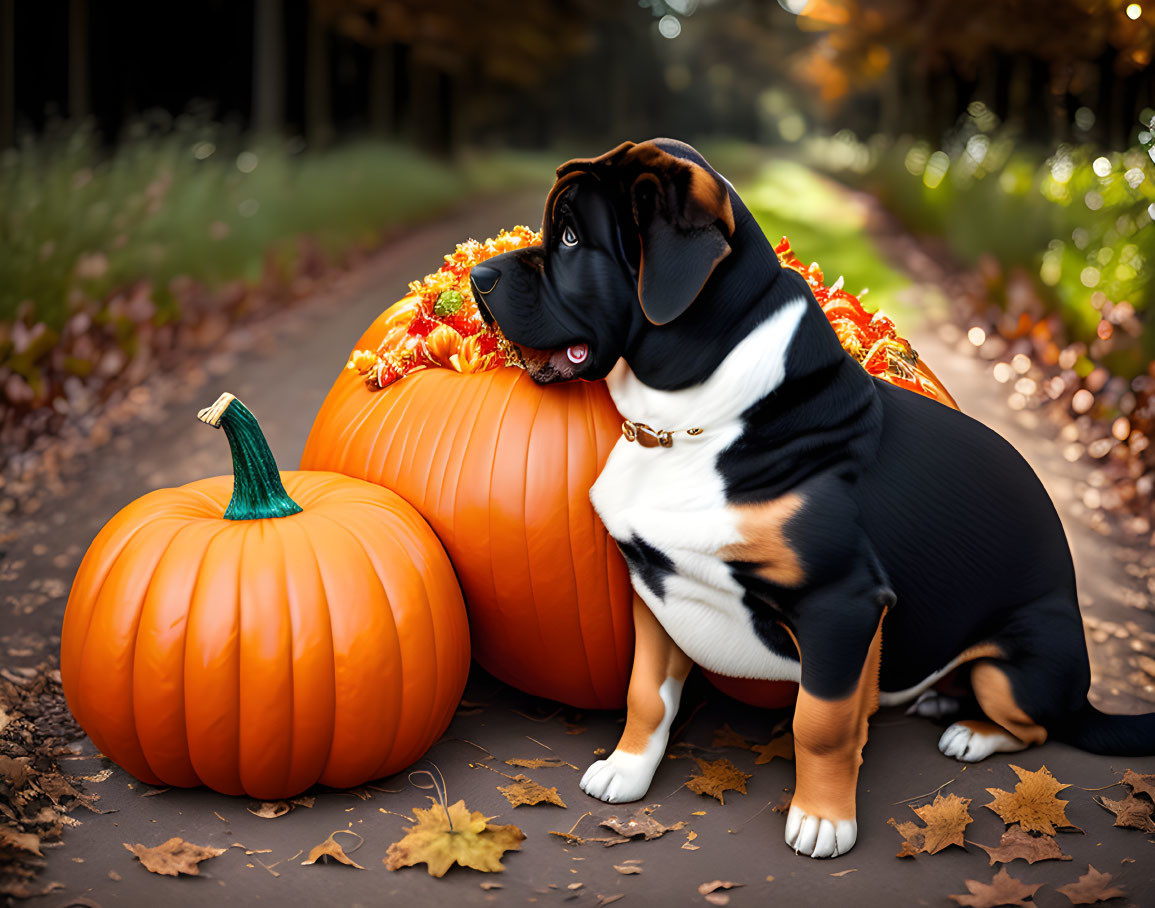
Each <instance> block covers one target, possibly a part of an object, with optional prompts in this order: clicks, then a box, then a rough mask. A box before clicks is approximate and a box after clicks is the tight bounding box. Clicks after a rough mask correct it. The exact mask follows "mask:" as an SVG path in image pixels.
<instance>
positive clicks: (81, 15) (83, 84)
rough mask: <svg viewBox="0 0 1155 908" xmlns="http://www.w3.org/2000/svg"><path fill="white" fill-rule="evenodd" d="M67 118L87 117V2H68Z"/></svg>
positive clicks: (81, 0)
mask: <svg viewBox="0 0 1155 908" xmlns="http://www.w3.org/2000/svg"><path fill="white" fill-rule="evenodd" d="M68 116H69V117H70V118H71V119H72V120H73V121H74V122H78V121H80V120H83V119H84V118H85V117H87V116H88V0H69V2H68Z"/></svg>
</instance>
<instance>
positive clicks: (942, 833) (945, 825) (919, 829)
mask: <svg viewBox="0 0 1155 908" xmlns="http://www.w3.org/2000/svg"><path fill="white" fill-rule="evenodd" d="M970 803H971V802H970V798H960V797H959V796H958V795H953V794H952V795H948V796H947V797H945V798H944V797H943V796H942V795H940V794H939V795H935V797H934V803H933V804H924V805H923V806H922V807H912V808H911V810H913V811H914V812H915V813H916V814H918V816H919V818H920V819H921V820H922V821H923V822H924V823H926V825H925V826H918V825H916V824H915V823H912V822H906V823H899V822H897V821H896V820H895V819H894V817H891V818H890V819H889V820H888V821H887V822H888V823H889V824H890V825H891V826H893V827H894V828H895V830H896V831H897V832H898V834H899V835H900V836H902V839H903V842H902V848H900V849H899V852H898V854H897V855H896V856H897V857H900V858H906V857H913V856H914V855H916V854H922V853H924V852H925V853H926V854H938V853H939V852H940V851H942V850H943V849H944V848H947V847H949V846H951V845H958V846H959V847H960V848H966V845H965V844H964V842H963V831H964V830H965V829H966V827H967V825H968V824H969V823H972V822H974V821H973V819H972V818H971V815H970V814H969V813H968V812H967V807H969V806H970Z"/></svg>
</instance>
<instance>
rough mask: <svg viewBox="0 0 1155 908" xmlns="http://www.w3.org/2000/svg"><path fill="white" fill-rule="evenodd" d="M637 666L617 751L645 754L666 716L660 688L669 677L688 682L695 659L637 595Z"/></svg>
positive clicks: (632, 672) (635, 656)
mask: <svg viewBox="0 0 1155 908" xmlns="http://www.w3.org/2000/svg"><path fill="white" fill-rule="evenodd" d="M634 634H635V638H634V667H633V670H632V671H631V672H630V686H629V691H628V693H627V694H626V727H625V730H624V731H623V732H622V737H621V740H620V741H619V742H618V747H617V749H618V750H621V751H625V752H626V753H632V754H642V753H645V752H646V748H647V747H648V746H649V743H650V738H651V736H652V735H653V734H654V732H655V731H657V729H658V726H659V725H661V724H662V720H663V719H664V718H665V717H666V704H665V703H664V702H662V697H661V694H660V693H659V690H660V688H661V686H662V684H663V683H664V682H665V681H666V679H667V678H673V679H674V680H676V681H685V680H686V676H687V675H688V674H689V673H690V668H691V667H692V666H693V664H694V663H693V662H692V661H690V657H689V656H687V655H686V654H685V653H683V652H682V651H681V649H679V648H678V645H677V644H676V643H674V641H673V640H671V639H670V635H669V634H667V633H666V629H665V628H664V627H662V625H661V623H660V622H659V621H658V619H657V618H656V617H654V613H653V612H652V611H650V607H649V606H648V605H646V604H645V603H644V602H642V600H641V599H640V598H638V597H637V596H635V597H634Z"/></svg>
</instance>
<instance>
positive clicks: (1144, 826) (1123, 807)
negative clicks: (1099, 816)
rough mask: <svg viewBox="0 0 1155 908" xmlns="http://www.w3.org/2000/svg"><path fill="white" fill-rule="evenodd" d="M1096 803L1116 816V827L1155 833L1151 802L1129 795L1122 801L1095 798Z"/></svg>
mask: <svg viewBox="0 0 1155 908" xmlns="http://www.w3.org/2000/svg"><path fill="white" fill-rule="evenodd" d="M1095 803H1096V804H1098V805H1099V806H1100V807H1102V808H1104V809H1105V810H1109V811H1111V813H1113V814H1115V825H1116V826H1124V827H1126V828H1127V829H1139V830H1141V831H1143V832H1155V819H1152V817H1151V809H1152V808H1151V802H1150V801H1148V800H1146V799H1145V798H1137V797H1135V795H1133V794H1129V795H1127V797H1125V798H1124V799H1123V800H1122V801H1112V800H1111V799H1110V798H1095Z"/></svg>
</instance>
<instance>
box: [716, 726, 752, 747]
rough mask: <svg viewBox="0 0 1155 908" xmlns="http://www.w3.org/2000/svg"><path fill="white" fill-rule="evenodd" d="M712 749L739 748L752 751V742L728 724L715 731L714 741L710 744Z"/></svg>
mask: <svg viewBox="0 0 1155 908" xmlns="http://www.w3.org/2000/svg"><path fill="white" fill-rule="evenodd" d="M710 746H711V747H738V748H741V749H742V750H749V749H750V740H749V739H748V738H746V737H745V736H744V735H740V734H738V732H736V731H734V729H732V728H731V727H730V723H729V722H727V723H726V724H725V725H723V726H722V727H721V728H718V729H715V730H714V740H713V741H711V742H710Z"/></svg>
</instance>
